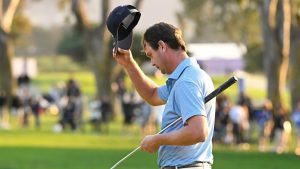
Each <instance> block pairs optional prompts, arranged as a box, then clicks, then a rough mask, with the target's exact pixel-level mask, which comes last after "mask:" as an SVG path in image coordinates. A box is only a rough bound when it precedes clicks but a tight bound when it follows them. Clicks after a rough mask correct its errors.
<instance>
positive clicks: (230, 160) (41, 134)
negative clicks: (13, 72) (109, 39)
mask: <svg viewBox="0 0 300 169" xmlns="http://www.w3.org/2000/svg"><path fill="white" fill-rule="evenodd" d="M120 127H121V126H120V124H119V123H114V124H112V126H111V128H112V130H113V131H112V132H111V133H110V134H108V135H104V134H92V133H91V132H86V133H81V132H78V133H70V132H66V133H60V134H54V133H52V132H51V130H50V128H48V129H47V128H46V129H45V128H44V129H42V130H39V131H36V130H34V129H33V128H29V129H13V130H0V168H1V169H86V168H89V169H108V168H110V167H111V166H112V165H113V164H114V163H116V162H117V161H118V160H120V159H121V158H123V157H124V156H125V155H127V154H128V153H129V152H131V151H132V150H133V149H134V148H135V147H137V146H138V144H139V140H140V137H139V136H138V135H134V136H126V135H123V134H121V133H120V132H119V129H120ZM214 156H215V164H214V165H213V168H214V169H240V168H242V169H253V168H255V169H281V168H288V169H296V168H299V164H300V163H299V157H297V156H295V155H293V154H292V153H288V154H281V155H277V154H274V153H259V152H257V151H255V150H249V151H244V150H237V149H236V148H234V147H225V146H222V145H217V146H215V149H214ZM156 158H157V155H156V154H148V153H145V152H141V151H138V152H137V153H135V154H133V155H132V156H130V157H129V158H128V159H127V160H125V161H124V162H123V163H121V164H120V166H119V167H117V168H118V169H150V168H157V166H156Z"/></svg>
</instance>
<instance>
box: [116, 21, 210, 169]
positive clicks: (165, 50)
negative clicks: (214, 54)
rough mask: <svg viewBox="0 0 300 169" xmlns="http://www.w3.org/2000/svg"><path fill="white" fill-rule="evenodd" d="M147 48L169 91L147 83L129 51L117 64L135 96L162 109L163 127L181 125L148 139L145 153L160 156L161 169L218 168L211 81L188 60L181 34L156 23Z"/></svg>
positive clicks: (120, 52) (118, 57)
mask: <svg viewBox="0 0 300 169" xmlns="http://www.w3.org/2000/svg"><path fill="white" fill-rule="evenodd" d="M142 44H143V47H144V52H145V54H146V56H147V57H148V58H149V59H150V60H151V63H152V65H153V66H155V67H156V68H157V69H159V70H160V71H161V72H162V73H163V74H167V75H168V79H167V81H166V85H163V86H158V85H157V84H156V83H155V82H153V81H152V80H151V79H150V78H149V77H147V76H146V75H145V74H144V73H143V71H142V70H141V69H140V67H139V66H138V64H137V63H136V61H135V60H134V58H133V56H132V53H131V51H130V49H128V50H124V49H121V48H120V47H118V48H115V49H114V50H117V51H113V53H114V54H113V58H114V59H115V60H116V62H118V63H119V64H120V65H122V66H123V67H124V69H125V70H126V71H127V73H128V75H129V77H130V79H131V80H132V82H133V84H134V86H135V88H136V90H137V91H138V93H139V94H140V95H141V97H142V98H143V99H144V100H145V101H147V102H148V103H149V104H151V105H154V106H156V105H163V104H165V109H164V112H163V119H162V126H161V128H164V127H166V126H167V125H168V124H170V123H172V122H173V121H174V120H176V119H178V118H179V117H182V121H181V122H178V123H176V124H174V125H172V126H171V127H169V128H168V129H167V130H165V131H164V132H163V133H162V134H156V135H148V136H146V137H145V138H144V139H143V140H142V142H141V144H140V146H141V150H142V151H146V152H149V153H155V152H157V151H158V165H159V167H160V168H161V169H177V168H185V169H188V168H193V169H200V168H201V169H210V168H211V165H212V164H213V155H212V137H213V131H214V121H215V99H213V100H211V101H209V102H208V103H206V104H205V103H204V98H205V96H206V95H208V94H209V93H210V92H212V91H213V90H214V86H213V83H212V80H211V78H210V77H209V75H208V74H207V73H205V72H204V71H203V70H202V69H201V68H200V67H199V65H198V64H197V60H196V59H195V58H194V57H189V56H188V54H187V50H186V45H185V42H184V40H183V37H182V32H181V30H180V29H178V28H176V27H174V26H173V25H170V24H167V23H163V22H161V23H157V24H155V25H153V26H151V27H150V28H148V29H147V30H146V32H145V33H144V35H143V40H142Z"/></svg>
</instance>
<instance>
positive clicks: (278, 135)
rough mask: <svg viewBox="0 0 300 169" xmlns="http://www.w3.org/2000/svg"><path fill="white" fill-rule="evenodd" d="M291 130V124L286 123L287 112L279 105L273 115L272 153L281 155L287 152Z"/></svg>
mask: <svg viewBox="0 0 300 169" xmlns="http://www.w3.org/2000/svg"><path fill="white" fill-rule="evenodd" d="M291 129H292V126H291V123H290V122H289V121H288V111H287V109H286V108H285V107H284V106H283V105H282V104H280V105H279V107H278V109H277V110H276V111H275V115H274V128H273V130H274V131H273V132H274V146H273V151H274V152H276V153H278V154H281V153H283V152H287V151H288V141H289V137H290V133H291Z"/></svg>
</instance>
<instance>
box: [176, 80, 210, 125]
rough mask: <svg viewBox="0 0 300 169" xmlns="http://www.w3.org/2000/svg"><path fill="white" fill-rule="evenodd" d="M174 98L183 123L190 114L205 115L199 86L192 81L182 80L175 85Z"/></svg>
mask: <svg viewBox="0 0 300 169" xmlns="http://www.w3.org/2000/svg"><path fill="white" fill-rule="evenodd" d="M175 100H176V104H177V106H178V108H179V110H180V114H181V116H182V119H183V121H184V123H185V122H186V120H188V119H189V118H191V117H192V116H196V115H202V116H205V117H206V116H207V113H206V110H205V104H204V95H203V91H202V90H201V87H200V86H199V85H196V84H195V83H193V82H187V81H182V82H180V84H178V85H176V89H175Z"/></svg>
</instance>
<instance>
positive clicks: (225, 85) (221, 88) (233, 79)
mask: <svg viewBox="0 0 300 169" xmlns="http://www.w3.org/2000/svg"><path fill="white" fill-rule="evenodd" d="M236 81H238V78H237V77H235V76H233V77H231V78H230V79H228V80H227V81H226V82H225V83H223V84H222V85H221V86H219V87H218V88H216V89H215V90H214V91H213V92H211V93H210V94H208V95H207V96H206V97H205V98H204V103H207V102H209V101H210V100H211V99H212V98H214V97H216V96H217V95H218V94H220V93H222V92H223V91H224V90H225V89H227V88H228V87H230V86H231V85H233V84H234V83H235V82H236ZM181 119H182V117H179V118H178V119H176V120H174V121H173V122H172V123H170V124H169V125H167V126H166V127H165V128H163V129H162V130H160V131H159V132H158V133H157V134H161V133H162V132H164V131H165V130H166V129H168V128H169V127H170V126H172V125H174V124H175V123H177V122H178V121H180V120H181ZM140 148H141V146H138V147H137V148H135V149H134V150H133V151H131V152H130V153H129V154H127V155H126V156H125V157H123V158H122V159H121V160H120V161H118V162H117V163H116V164H115V165H113V166H112V167H111V168H110V169H114V168H116V167H117V166H118V165H119V164H120V163H121V162H123V161H124V160H126V159H127V158H128V157H130V156H131V155H132V154H133V153H135V152H136V151H137V150H139V149H140Z"/></svg>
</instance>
